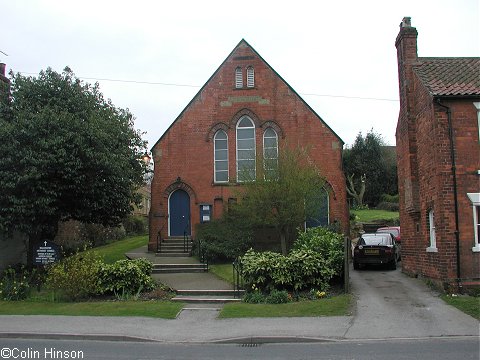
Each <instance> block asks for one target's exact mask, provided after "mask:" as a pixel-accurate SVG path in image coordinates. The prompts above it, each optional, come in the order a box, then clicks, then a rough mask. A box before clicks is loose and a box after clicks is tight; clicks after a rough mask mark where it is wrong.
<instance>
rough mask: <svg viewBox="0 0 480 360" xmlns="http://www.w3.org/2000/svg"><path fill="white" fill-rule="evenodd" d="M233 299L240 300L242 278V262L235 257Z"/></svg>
mask: <svg viewBox="0 0 480 360" xmlns="http://www.w3.org/2000/svg"><path fill="white" fill-rule="evenodd" d="M232 267H233V297H234V298H237V297H238V298H240V290H242V289H243V278H242V260H241V258H240V257H237V258H236V259H235V260H234V261H233V263H232Z"/></svg>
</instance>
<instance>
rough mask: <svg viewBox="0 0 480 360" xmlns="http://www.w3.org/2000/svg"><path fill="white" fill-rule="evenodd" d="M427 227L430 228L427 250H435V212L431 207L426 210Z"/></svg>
mask: <svg viewBox="0 0 480 360" xmlns="http://www.w3.org/2000/svg"><path fill="white" fill-rule="evenodd" d="M428 228H429V230H430V246H429V247H428V248H427V252H437V251H438V249H437V236H436V234H435V213H434V211H433V209H430V210H429V211H428Z"/></svg>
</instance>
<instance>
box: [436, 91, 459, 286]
mask: <svg viewBox="0 0 480 360" xmlns="http://www.w3.org/2000/svg"><path fill="white" fill-rule="evenodd" d="M436 102H437V104H438V105H439V106H441V107H442V108H444V109H445V110H446V111H447V121H448V137H449V140H450V158H451V161H452V176H453V201H454V208H455V242H456V246H457V286H458V289H459V291H460V292H461V288H462V285H461V282H460V230H459V225H458V223H459V221H458V196H457V167H456V164H455V148H454V145H455V143H454V138H453V126H452V112H451V111H450V108H449V107H448V106H445V105H443V104H442V103H441V100H440V99H436Z"/></svg>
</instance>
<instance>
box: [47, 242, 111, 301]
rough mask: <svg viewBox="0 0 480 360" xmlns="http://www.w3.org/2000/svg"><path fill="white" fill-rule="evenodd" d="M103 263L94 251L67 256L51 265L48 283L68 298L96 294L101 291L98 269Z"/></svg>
mask: <svg viewBox="0 0 480 360" xmlns="http://www.w3.org/2000/svg"><path fill="white" fill-rule="evenodd" d="M102 264H103V261H102V260H101V259H100V257H99V256H98V255H96V253H95V252H92V251H87V252H84V253H78V254H76V255H73V256H70V257H67V258H65V259H63V260H62V261H59V262H56V263H54V264H52V265H50V266H49V268H48V270H47V281H46V285H47V287H48V288H50V289H52V290H54V291H56V292H58V293H60V294H61V295H64V296H65V297H66V298H67V299H68V300H77V299H81V298H86V297H88V296H91V295H96V294H98V293H99V292H100V287H99V283H98V271H99V269H100V267H101V265H102Z"/></svg>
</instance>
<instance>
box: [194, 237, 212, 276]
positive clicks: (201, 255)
mask: <svg viewBox="0 0 480 360" xmlns="http://www.w3.org/2000/svg"><path fill="white" fill-rule="evenodd" d="M193 243H195V247H196V251H197V254H196V255H197V256H198V260H199V261H200V262H201V263H202V264H204V265H205V271H208V266H209V264H208V256H207V251H206V249H205V248H203V247H202V241H201V240H200V239H197V240H195V241H192V244H193Z"/></svg>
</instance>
